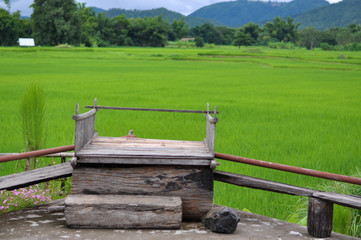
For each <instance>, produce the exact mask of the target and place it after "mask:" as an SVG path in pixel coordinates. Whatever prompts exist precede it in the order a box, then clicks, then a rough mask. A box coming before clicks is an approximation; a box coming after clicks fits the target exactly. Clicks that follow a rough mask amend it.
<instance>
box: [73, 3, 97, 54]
mask: <svg viewBox="0 0 361 240" xmlns="http://www.w3.org/2000/svg"><path fill="white" fill-rule="evenodd" d="M77 15H78V19H79V21H80V43H82V44H85V46H87V47H91V46H92V45H93V41H94V37H93V36H94V35H95V28H96V26H97V22H96V20H95V18H96V14H95V11H94V10H93V8H90V7H85V3H78V8H77Z"/></svg>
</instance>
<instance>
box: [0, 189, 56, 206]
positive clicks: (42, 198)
mask: <svg viewBox="0 0 361 240" xmlns="http://www.w3.org/2000/svg"><path fill="white" fill-rule="evenodd" d="M51 200H52V196H51V193H50V189H46V190H42V189H41V188H40V187H39V185H38V184H36V185H34V186H30V187H27V188H20V189H16V190H12V191H4V190H2V191H0V213H6V212H10V211H15V210H18V209H22V208H26V207H31V206H34V205H38V204H41V203H45V202H48V201H51Z"/></svg>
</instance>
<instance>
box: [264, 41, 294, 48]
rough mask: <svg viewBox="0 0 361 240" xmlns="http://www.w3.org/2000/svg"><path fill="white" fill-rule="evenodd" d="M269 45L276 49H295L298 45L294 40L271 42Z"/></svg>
mask: <svg viewBox="0 0 361 240" xmlns="http://www.w3.org/2000/svg"><path fill="white" fill-rule="evenodd" d="M268 47H270V48H274V49H294V48H295V47H296V45H295V44H294V43H293V42H283V41H282V42H269V43H268Z"/></svg>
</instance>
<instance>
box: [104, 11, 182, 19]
mask: <svg viewBox="0 0 361 240" xmlns="http://www.w3.org/2000/svg"><path fill="white" fill-rule="evenodd" d="M106 13H107V16H108V17H110V18H113V17H115V16H117V15H122V14H125V16H127V18H138V17H140V18H144V17H156V16H159V15H162V16H163V18H164V19H171V20H174V19H177V20H179V19H181V18H182V17H183V15H182V14H180V13H177V12H173V11H170V10H168V9H166V8H156V9H151V10H136V9H135V10H125V9H121V8H111V9H109V10H108V11H106Z"/></svg>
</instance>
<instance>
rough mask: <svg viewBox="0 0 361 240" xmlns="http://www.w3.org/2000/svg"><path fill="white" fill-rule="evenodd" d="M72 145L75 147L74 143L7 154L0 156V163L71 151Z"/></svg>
mask: <svg viewBox="0 0 361 240" xmlns="http://www.w3.org/2000/svg"><path fill="white" fill-rule="evenodd" d="M74 147H75V146H74V145H68V146H61V147H55V148H48V149H42V150H36V151H31V152H24V153H18V154H9V155H5V156H0V163H3V162H10V161H14V160H21V159H26V158H32V157H40V156H44V155H49V154H55V153H61V152H67V151H73V150H74Z"/></svg>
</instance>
